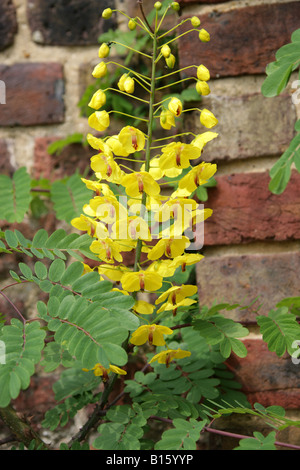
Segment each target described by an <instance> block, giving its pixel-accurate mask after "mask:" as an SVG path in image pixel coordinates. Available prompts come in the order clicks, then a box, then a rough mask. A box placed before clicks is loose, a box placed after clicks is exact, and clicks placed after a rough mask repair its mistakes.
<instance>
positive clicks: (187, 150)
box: [159, 142, 201, 170]
mask: <svg viewBox="0 0 300 470" xmlns="http://www.w3.org/2000/svg"><path fill="white" fill-rule="evenodd" d="M200 155H201V151H200V150H199V148H198V147H195V146H194V145H192V144H184V143H182V142H172V143H170V144H168V145H166V146H165V147H163V148H162V155H161V156H160V159H159V167H160V168H161V169H162V170H168V169H173V168H181V169H183V168H188V167H189V166H190V160H192V159H196V158H198V157H200Z"/></svg>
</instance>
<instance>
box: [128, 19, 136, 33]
mask: <svg viewBox="0 0 300 470" xmlns="http://www.w3.org/2000/svg"><path fill="white" fill-rule="evenodd" d="M128 28H129V29H130V31H133V30H134V29H135V28H136V22H135V21H134V20H133V19H130V20H129V21H128Z"/></svg>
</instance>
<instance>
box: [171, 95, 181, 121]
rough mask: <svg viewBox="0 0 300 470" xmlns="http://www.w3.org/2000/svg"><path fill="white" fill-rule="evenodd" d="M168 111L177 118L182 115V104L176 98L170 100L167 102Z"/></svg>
mask: <svg viewBox="0 0 300 470" xmlns="http://www.w3.org/2000/svg"><path fill="white" fill-rule="evenodd" d="M168 109H169V111H171V113H173V114H174V115H175V116H176V117H179V116H180V114H181V113H182V103H181V101H180V100H179V99H178V98H172V99H171V100H170V101H169V104H168Z"/></svg>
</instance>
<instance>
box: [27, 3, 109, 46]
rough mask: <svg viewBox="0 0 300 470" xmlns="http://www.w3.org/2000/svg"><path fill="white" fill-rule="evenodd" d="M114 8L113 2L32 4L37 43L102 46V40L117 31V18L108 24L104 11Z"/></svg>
mask: <svg viewBox="0 0 300 470" xmlns="http://www.w3.org/2000/svg"><path fill="white" fill-rule="evenodd" d="M107 7H110V8H112V9H113V8H114V2H113V1H111V0H91V1H89V2H87V1H86V0H70V1H63V2H54V1H53V0H28V6H27V15H28V23H29V26H30V28H31V32H32V38H33V40H34V41H35V42H38V43H40V44H47V45H51V46H54V45H58V46H86V45H93V44H95V45H96V44H98V36H99V35H100V34H101V33H103V32H105V31H107V30H108V29H110V28H114V27H115V19H114V18H115V17H114V16H113V17H111V18H110V19H109V20H104V19H103V18H102V16H101V14H102V11H103V10H104V9H105V8H107Z"/></svg>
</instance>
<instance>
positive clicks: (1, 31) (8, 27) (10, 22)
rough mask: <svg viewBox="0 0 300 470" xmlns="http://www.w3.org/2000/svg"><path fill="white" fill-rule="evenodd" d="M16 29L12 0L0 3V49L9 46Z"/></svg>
mask: <svg viewBox="0 0 300 470" xmlns="http://www.w3.org/2000/svg"><path fill="white" fill-rule="evenodd" d="M17 30H18V25H17V17H16V8H15V6H14V4H13V1H12V0H2V1H1V4H0V51H2V50H3V49H6V48H7V47H9V46H11V45H12V44H13V42H14V37H15V34H16V32H17Z"/></svg>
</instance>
